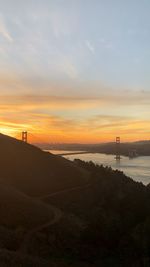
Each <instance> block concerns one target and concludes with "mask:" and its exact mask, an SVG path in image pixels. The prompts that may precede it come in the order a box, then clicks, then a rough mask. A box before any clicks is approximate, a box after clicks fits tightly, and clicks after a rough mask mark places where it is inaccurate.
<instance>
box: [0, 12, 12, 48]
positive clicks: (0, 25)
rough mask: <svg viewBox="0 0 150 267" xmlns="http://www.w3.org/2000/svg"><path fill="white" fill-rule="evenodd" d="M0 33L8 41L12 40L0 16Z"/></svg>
mask: <svg viewBox="0 0 150 267" xmlns="http://www.w3.org/2000/svg"><path fill="white" fill-rule="evenodd" d="M0 34H1V35H2V36H3V37H4V38H5V39H6V40H7V41H8V42H10V43H12V42H13V38H12V36H11V34H10V32H9V31H8V29H7V27H6V25H5V23H4V20H3V19H2V17H1V16H0Z"/></svg>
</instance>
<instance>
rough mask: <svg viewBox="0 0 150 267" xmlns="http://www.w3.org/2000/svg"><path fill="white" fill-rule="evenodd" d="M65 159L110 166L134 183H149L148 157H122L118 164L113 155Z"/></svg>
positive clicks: (82, 155)
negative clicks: (131, 179)
mask: <svg viewBox="0 0 150 267" xmlns="http://www.w3.org/2000/svg"><path fill="white" fill-rule="evenodd" d="M50 152H51V153H54V154H59V153H60V154H61V153H67V152H70V151H58V150H51V151H50ZM65 157H66V158H67V159H70V160H74V159H77V158H78V159H81V160H84V161H90V160H92V161H93V162H95V163H98V164H103V165H104V166H111V167H112V168H113V169H119V170H121V171H123V172H124V173H125V174H126V175H127V176H130V177H132V178H133V179H134V180H135V181H138V182H142V183H143V184H145V185H146V184H148V183H150V157H148V156H147V157H137V158H133V159H129V158H128V157H124V156H122V158H121V160H120V162H116V160H115V158H114V155H105V154H99V153H95V154H91V153H89V154H81V155H72V156H65Z"/></svg>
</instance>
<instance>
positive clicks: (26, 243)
mask: <svg viewBox="0 0 150 267" xmlns="http://www.w3.org/2000/svg"><path fill="white" fill-rule="evenodd" d="M87 187H90V184H87V185H84V186H76V187H72V188H69V189H65V190H61V191H58V192H55V193H51V194H48V195H45V196H42V197H39V198H38V200H40V201H42V200H44V199H46V198H49V197H53V196H56V195H60V194H63V193H68V192H72V191H76V190H80V189H84V188H87ZM45 205H47V204H45ZM47 206H48V207H49V208H50V210H51V212H53V214H54V217H53V219H51V220H50V221H48V222H46V223H44V224H42V225H39V226H37V227H35V228H33V229H31V230H30V231H29V232H28V233H27V234H26V235H25V237H24V240H23V242H22V244H21V247H20V249H19V251H20V252H22V253H28V246H29V244H30V240H31V239H32V236H33V235H34V234H35V233H37V232H39V231H41V230H43V229H45V228H47V227H49V226H51V225H53V224H55V223H57V222H58V221H59V220H60V219H61V217H62V214H63V212H62V211H61V210H59V209H58V208H56V207H55V206H52V205H49V204H48V205H47Z"/></svg>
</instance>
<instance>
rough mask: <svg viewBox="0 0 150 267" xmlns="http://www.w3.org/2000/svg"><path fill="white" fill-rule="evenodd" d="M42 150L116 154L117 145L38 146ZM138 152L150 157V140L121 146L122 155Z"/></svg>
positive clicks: (113, 143) (140, 154)
mask: <svg viewBox="0 0 150 267" xmlns="http://www.w3.org/2000/svg"><path fill="white" fill-rule="evenodd" d="M37 146H39V147H41V148H42V149H45V150H46V149H47V150H53V149H54V150H67V151H87V152H91V153H105V154H115V153H116V143H115V142H109V143H100V144H37ZM133 150H134V151H135V150H136V152H137V154H138V155H139V156H150V140H142V141H136V142H126V143H122V142H121V144H120V154H121V155H124V156H129V154H130V153H131V151H133Z"/></svg>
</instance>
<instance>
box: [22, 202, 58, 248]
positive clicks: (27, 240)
mask: <svg viewBox="0 0 150 267" xmlns="http://www.w3.org/2000/svg"><path fill="white" fill-rule="evenodd" d="M48 206H49V208H50V210H51V212H53V214H54V217H53V218H52V219H51V220H50V221H48V222H46V223H44V224H42V225H39V226H37V227H35V228H34V229H32V230H30V231H29V232H28V233H27V234H26V235H25V237H24V240H23V242H22V244H21V247H20V249H19V251H20V252H22V253H27V252H28V246H29V244H30V240H31V239H32V236H33V235H34V234H35V233H37V232H39V231H41V230H43V229H45V228H47V227H49V226H51V225H53V224H55V223H57V222H58V221H59V220H60V219H61V217H62V214H63V213H62V212H61V210H59V209H57V208H56V207H54V206H51V205H48Z"/></svg>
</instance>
